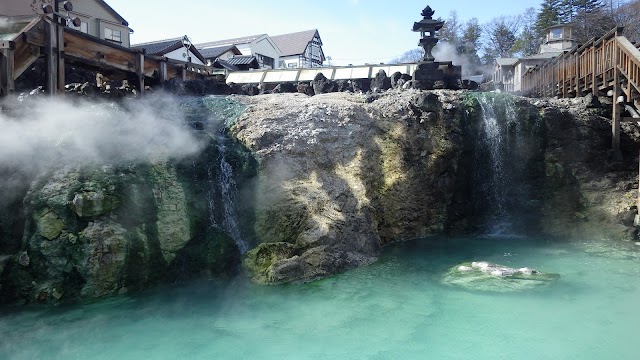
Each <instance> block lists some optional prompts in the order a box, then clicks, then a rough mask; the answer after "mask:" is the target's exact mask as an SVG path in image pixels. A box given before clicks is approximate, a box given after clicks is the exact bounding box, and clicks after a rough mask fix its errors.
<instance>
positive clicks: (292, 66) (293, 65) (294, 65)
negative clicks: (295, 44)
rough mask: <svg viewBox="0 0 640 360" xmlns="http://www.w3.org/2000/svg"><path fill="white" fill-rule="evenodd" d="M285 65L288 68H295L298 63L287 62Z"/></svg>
mask: <svg viewBox="0 0 640 360" xmlns="http://www.w3.org/2000/svg"><path fill="white" fill-rule="evenodd" d="M287 67H288V68H292V69H295V68H297V67H298V64H296V63H288V64H287Z"/></svg>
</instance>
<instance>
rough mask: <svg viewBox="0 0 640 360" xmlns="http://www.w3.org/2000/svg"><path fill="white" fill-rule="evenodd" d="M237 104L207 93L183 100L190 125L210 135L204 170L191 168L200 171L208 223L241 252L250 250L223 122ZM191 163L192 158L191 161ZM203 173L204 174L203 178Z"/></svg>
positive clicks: (228, 119)
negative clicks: (242, 227)
mask: <svg viewBox="0 0 640 360" xmlns="http://www.w3.org/2000/svg"><path fill="white" fill-rule="evenodd" d="M236 107H237V105H236V104H235V103H233V102H230V101H228V100H226V99H225V98H223V97H207V98H204V99H190V100H189V101H187V102H186V104H185V112H187V114H188V116H187V117H188V119H190V120H191V126H192V127H193V128H195V129H198V130H203V131H204V133H205V134H206V136H208V137H209V146H208V148H207V149H206V150H204V152H203V156H204V158H203V159H202V160H203V162H200V163H201V165H199V166H206V173H204V172H201V171H198V169H194V171H193V172H194V174H201V175H199V176H200V177H201V180H199V181H204V183H205V184H206V188H203V189H202V190H201V191H202V195H203V196H205V197H206V207H207V209H208V220H209V226H210V227H212V228H215V229H218V230H220V231H222V232H224V233H225V234H226V235H228V236H229V237H230V238H231V239H233V241H234V242H235V244H236V246H237V248H238V250H239V252H240V253H241V254H244V253H246V252H247V251H248V250H249V244H248V242H247V241H246V240H245V239H244V238H243V236H242V232H241V230H240V224H239V220H238V214H237V209H236V203H235V201H236V197H237V193H238V189H237V183H236V174H234V169H233V166H232V165H231V163H230V161H231V160H229V153H230V151H231V150H230V148H231V146H232V145H230V144H229V141H230V139H229V136H228V135H227V134H226V132H225V130H224V129H225V126H227V125H228V123H229V122H230V121H232V120H233V119H234V118H235V116H237V109H236ZM194 166H196V165H195V162H194ZM202 177H206V178H202Z"/></svg>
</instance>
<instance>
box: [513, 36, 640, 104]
mask: <svg viewBox="0 0 640 360" xmlns="http://www.w3.org/2000/svg"><path fill="white" fill-rule="evenodd" d="M639 65H640V52H638V50H637V49H635V47H634V46H633V45H632V44H631V43H630V42H629V41H628V40H627V39H626V38H624V37H622V28H615V29H613V30H611V31H610V32H608V33H607V34H605V35H604V36H603V37H601V38H600V39H592V40H591V41H589V42H588V43H586V44H584V45H583V46H581V47H580V48H576V49H573V50H571V51H569V52H567V53H565V54H563V55H560V56H558V57H556V58H554V59H552V60H550V61H548V62H546V63H544V64H542V65H539V66H536V67H533V68H531V69H529V70H527V72H526V73H525V74H524V77H523V89H524V91H525V92H526V93H528V94H529V95H531V96H544V97H551V96H561V97H573V96H583V95H585V94H588V93H592V94H594V95H597V94H598V93H599V92H600V91H604V90H609V89H611V88H612V87H613V81H614V78H615V77H616V73H617V72H616V69H619V70H622V72H624V73H625V74H630V75H629V76H631V74H635V76H636V78H635V84H638V76H640V73H639V72H638V69H639V67H638V66H639ZM623 69H624V70H623ZM625 77H626V76H625ZM625 90H626V89H625ZM625 93H627V91H625ZM627 95H628V96H629V97H630V96H631V95H632V94H631V93H630V90H629V92H628V93H627Z"/></svg>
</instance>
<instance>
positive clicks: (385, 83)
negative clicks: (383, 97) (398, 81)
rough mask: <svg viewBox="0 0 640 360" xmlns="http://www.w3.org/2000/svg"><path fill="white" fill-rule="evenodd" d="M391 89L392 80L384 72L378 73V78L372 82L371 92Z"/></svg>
mask: <svg viewBox="0 0 640 360" xmlns="http://www.w3.org/2000/svg"><path fill="white" fill-rule="evenodd" d="M389 89H391V79H390V78H389V77H388V76H387V73H386V72H385V71H384V70H380V71H378V74H376V77H375V78H373V79H372V80H371V91H385V90H389Z"/></svg>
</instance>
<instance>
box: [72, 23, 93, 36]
mask: <svg viewBox="0 0 640 360" xmlns="http://www.w3.org/2000/svg"><path fill="white" fill-rule="evenodd" d="M68 25H69V27H70V28H72V29H74V30H78V31H81V32H83V33H85V34H88V33H89V23H88V22H85V21H81V22H80V26H79V27H75V26H73V23H72V22H69V24H68Z"/></svg>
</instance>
